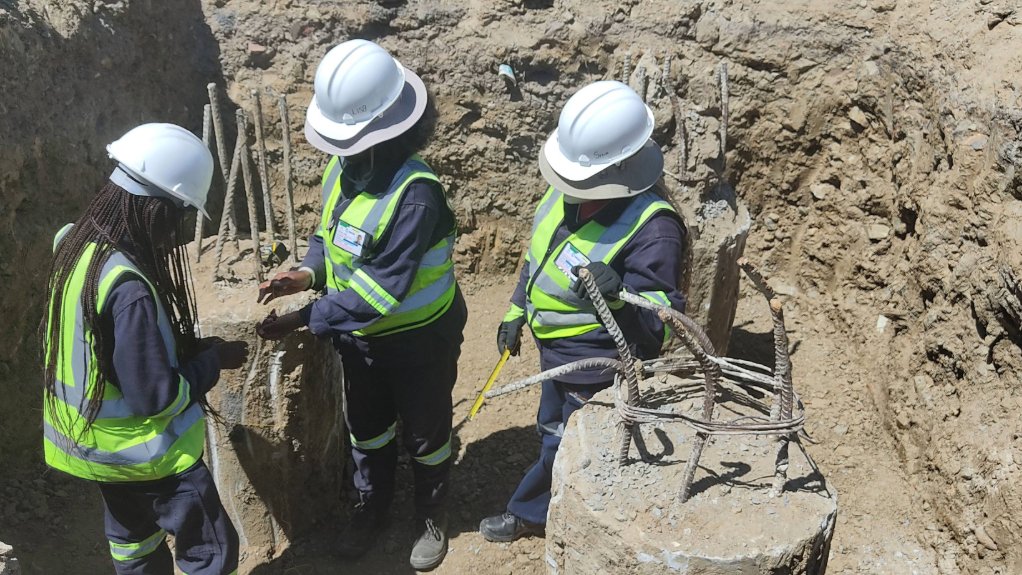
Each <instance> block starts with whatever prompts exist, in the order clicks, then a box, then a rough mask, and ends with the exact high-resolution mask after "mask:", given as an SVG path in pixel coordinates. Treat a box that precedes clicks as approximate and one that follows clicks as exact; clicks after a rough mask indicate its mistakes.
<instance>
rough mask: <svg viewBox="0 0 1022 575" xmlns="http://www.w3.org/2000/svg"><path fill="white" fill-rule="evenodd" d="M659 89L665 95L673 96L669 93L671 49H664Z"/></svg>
mask: <svg viewBox="0 0 1022 575" xmlns="http://www.w3.org/2000/svg"><path fill="white" fill-rule="evenodd" d="M660 89H661V90H662V91H663V92H662V93H663V94H664V95H665V96H673V94H672V93H671V51H670V50H664V64H663V68H662V69H661V70H660Z"/></svg>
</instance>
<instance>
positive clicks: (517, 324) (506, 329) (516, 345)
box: [497, 315, 525, 355]
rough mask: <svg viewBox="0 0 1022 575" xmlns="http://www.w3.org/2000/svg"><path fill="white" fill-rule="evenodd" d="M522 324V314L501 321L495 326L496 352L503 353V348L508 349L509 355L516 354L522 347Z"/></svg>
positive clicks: (523, 321)
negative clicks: (498, 325)
mask: <svg viewBox="0 0 1022 575" xmlns="http://www.w3.org/2000/svg"><path fill="white" fill-rule="evenodd" d="M523 325H525V316H524V315H523V316H521V317H517V318H515V319H512V320H510V321H504V322H501V324H500V327H498V328H497V353H499V354H501V355H503V354H504V350H505V349H510V350H511V355H518V352H519V350H520V349H521V347H522V326H523Z"/></svg>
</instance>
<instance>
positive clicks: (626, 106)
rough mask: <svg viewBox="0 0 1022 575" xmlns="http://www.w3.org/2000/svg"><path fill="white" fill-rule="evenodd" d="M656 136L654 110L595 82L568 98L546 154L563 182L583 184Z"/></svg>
mask: <svg viewBox="0 0 1022 575" xmlns="http://www.w3.org/2000/svg"><path fill="white" fill-rule="evenodd" d="M652 133H653V111H652V110H650V109H649V106H647V105H646V104H645V103H644V102H643V101H642V98H640V97H639V95H638V94H636V93H635V91H634V90H632V89H631V88H629V87H628V86H626V85H624V84H622V83H621V82H615V81H613V80H604V81H600V82H594V83H592V84H589V85H588V86H586V87H584V88H582V89H581V90H579V91H578V92H576V93H575V95H573V96H572V97H571V98H569V99H568V102H567V103H566V104H565V105H564V109H563V110H561V116H560V118H559V119H558V121H557V130H555V131H554V133H553V134H551V135H550V138H549V139H548V140H547V142H546V144H545V145H544V146H543V155H544V156H545V157H546V160H547V162H549V164H550V167H551V168H553V169H554V171H556V172H557V173H558V174H560V175H561V176H562V177H564V178H566V179H568V180H573V181H581V180H585V179H588V178H590V177H592V176H594V175H596V174H598V173H599V172H601V171H603V170H605V169H607V168H608V167H610V166H613V165H614V164H616V163H618V162H620V161H622V160H624V159H625V158H628V157H629V156H631V155H633V154H635V153H636V152H638V151H639V150H640V149H642V147H643V146H645V145H646V142H647V140H649V137H650V135H651V134H652Z"/></svg>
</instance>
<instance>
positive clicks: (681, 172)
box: [671, 94, 688, 181]
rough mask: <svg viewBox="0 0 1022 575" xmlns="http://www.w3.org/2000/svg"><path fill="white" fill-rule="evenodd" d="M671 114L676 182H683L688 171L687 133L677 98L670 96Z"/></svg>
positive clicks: (673, 95)
mask: <svg viewBox="0 0 1022 575" xmlns="http://www.w3.org/2000/svg"><path fill="white" fill-rule="evenodd" d="M671 113H672V114H674V125H675V126H676V129H675V130H674V132H675V135H676V136H677V147H678V178H677V179H678V180H680V181H684V179H685V172H686V171H687V170H688V132H687V131H686V130H685V116H684V115H683V114H682V113H681V105H680V104H679V103H678V96H677V95H675V94H671Z"/></svg>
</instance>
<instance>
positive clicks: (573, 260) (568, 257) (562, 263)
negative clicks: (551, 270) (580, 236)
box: [554, 242, 589, 281]
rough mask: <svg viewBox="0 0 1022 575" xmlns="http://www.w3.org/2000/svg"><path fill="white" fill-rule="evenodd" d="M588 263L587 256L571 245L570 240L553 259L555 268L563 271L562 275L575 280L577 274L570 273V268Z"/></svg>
mask: <svg viewBox="0 0 1022 575" xmlns="http://www.w3.org/2000/svg"><path fill="white" fill-rule="evenodd" d="M588 263H589V258H587V257H586V256H585V254H583V253H582V252H581V251H579V249H578V248H576V247H575V246H573V245H571V242H568V243H566V244H564V249H562V250H561V253H560V254H558V255H557V259H555V260H554V265H555V266H557V269H559V270H561V271H562V272H564V275H566V276H568V279H570V280H571V281H575V280H577V279H578V276H576V275H575V274H573V273H571V270H572V268H574V267H575V266H585V265H587V264H588Z"/></svg>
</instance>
